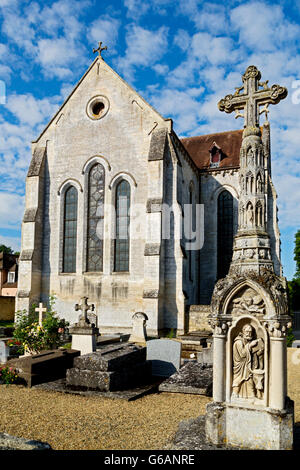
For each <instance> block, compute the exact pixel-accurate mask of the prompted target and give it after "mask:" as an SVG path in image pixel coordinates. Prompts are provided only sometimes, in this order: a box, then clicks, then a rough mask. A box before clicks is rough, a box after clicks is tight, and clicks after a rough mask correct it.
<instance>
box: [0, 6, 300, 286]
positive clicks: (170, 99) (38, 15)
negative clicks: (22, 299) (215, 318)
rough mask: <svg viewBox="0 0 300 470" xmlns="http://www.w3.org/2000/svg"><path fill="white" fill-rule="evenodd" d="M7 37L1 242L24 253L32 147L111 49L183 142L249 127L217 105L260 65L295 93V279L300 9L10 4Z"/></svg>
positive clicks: (278, 158)
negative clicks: (99, 54)
mask: <svg viewBox="0 0 300 470" xmlns="http://www.w3.org/2000/svg"><path fill="white" fill-rule="evenodd" d="M0 28H1V36H0V80H2V86H3V83H4V84H5V86H6V102H5V104H3V103H2V104H0V162H1V164H0V181H1V182H0V243H5V244H7V245H9V246H11V247H12V248H14V249H15V250H19V249H20V227H21V220H22V216H23V211H24V192H25V178H26V173H27V169H28V166H29V162H30V158H31V150H30V148H31V141H32V140H34V139H35V138H36V137H37V136H38V135H39V133H40V132H41V130H42V129H43V127H44V126H45V125H46V124H47V122H48V121H49V119H50V118H51V116H52V115H53V114H54V113H55V112H56V110H57V109H58V107H59V106H60V105H61V104H62V102H63V101H64V99H65V98H66V97H67V96H68V94H69V93H70V91H71V90H72V88H73V86H74V85H75V84H76V82H77V81H78V80H79V79H80V77H81V76H82V75H83V74H84V72H85V71H86V69H87V67H88V66H89V65H90V64H91V62H92V60H93V59H94V57H95V56H94V55H93V52H92V49H93V47H97V42H98V41H100V40H101V41H103V43H104V44H105V45H107V46H108V51H105V52H104V53H103V56H104V57H105V60H106V61H107V63H108V64H109V65H111V66H112V67H113V68H114V69H115V70H116V71H117V72H118V73H119V74H120V75H121V76H122V77H123V78H125V79H126V80H127V81H128V82H129V83H130V85H132V86H133V87H134V88H135V89H136V90H137V91H138V92H139V93H140V94H141V95H142V96H143V97H144V98H145V99H147V100H148V101H149V102H150V103H151V104H152V105H153V106H154V107H155V108H156V109H157V110H158V111H159V112H160V113H161V114H162V115H163V116H164V117H166V118H167V117H171V118H172V119H173V121H174V129H175V131H176V132H177V134H178V135H179V136H182V137H183V136H192V135H200V134H208V133H213V132H220V131H224V130H230V129H238V128H241V127H242V124H243V123H242V120H239V119H234V115H227V114H225V113H220V112H219V110H218V108H217V103H218V101H219V100H220V98H223V97H224V96H225V95H226V94H228V93H232V92H233V91H234V88H235V87H237V86H240V85H241V75H242V74H243V73H244V71H245V69H246V68H247V66H248V65H252V64H253V65H256V66H257V67H258V68H259V69H260V70H261V72H262V79H263V80H269V81H270V84H273V83H279V84H281V85H284V86H286V87H287V88H288V90H289V95H288V97H287V98H286V99H285V100H284V101H283V102H281V103H280V104H279V105H277V106H274V107H273V106H270V113H269V120H270V123H271V139H272V141H271V145H272V178H273V181H274V183H275V187H276V190H277V193H278V208H279V212H278V216H279V225H280V231H281V239H282V262H283V266H284V275H285V276H287V277H288V279H290V278H292V276H293V274H294V271H295V265H294V261H293V249H294V234H295V232H296V231H297V230H298V229H299V228H300V210H299V201H300V177H299V176H300V155H299V147H300V129H299V127H300V124H299V111H300V92H298V90H300V1H299V0H298V1H286V0H285V1H278V2H274V1H273V2H267V1H261V2H257V1H249V2H245V1H227V2H226V3H225V4H224V5H222V4H220V3H219V2H218V3H217V2H215V3H214V2H201V1H197V0H184V1H183V0H152V1H151V2H145V1H141V0H124V1H117V0H115V1H112V0H107V1H92V0H82V1H80V2H79V1H75V0H72V1H71V0H58V1H43V2H38V1H36V2H30V1H21V0H0ZM0 94H1V86H0ZM0 101H1V96H0ZM2 101H3V100H2ZM298 102H299V103H298Z"/></svg>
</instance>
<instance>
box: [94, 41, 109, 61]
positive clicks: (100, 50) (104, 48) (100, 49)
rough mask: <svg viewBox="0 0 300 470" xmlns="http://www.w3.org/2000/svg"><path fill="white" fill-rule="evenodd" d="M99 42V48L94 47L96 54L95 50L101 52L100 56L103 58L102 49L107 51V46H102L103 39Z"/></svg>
mask: <svg viewBox="0 0 300 470" xmlns="http://www.w3.org/2000/svg"><path fill="white" fill-rule="evenodd" d="M98 44H99V47H98V49H93V53H94V54H95V52H99V57H101V59H103V57H102V55H101V52H102V51H107V46H105V47H101V46H102V41H99V42H98Z"/></svg>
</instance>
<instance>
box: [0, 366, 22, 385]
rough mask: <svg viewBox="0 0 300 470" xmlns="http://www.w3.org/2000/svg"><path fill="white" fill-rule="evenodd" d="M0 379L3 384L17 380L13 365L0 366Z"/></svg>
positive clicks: (16, 381) (13, 382)
mask: <svg viewBox="0 0 300 470" xmlns="http://www.w3.org/2000/svg"><path fill="white" fill-rule="evenodd" d="M0 380H1V382H3V383H4V384H15V383H18V382H19V376H18V374H17V373H16V371H15V369H14V368H13V367H9V366H2V367H0Z"/></svg>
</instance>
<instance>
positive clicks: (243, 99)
mask: <svg viewBox="0 0 300 470" xmlns="http://www.w3.org/2000/svg"><path fill="white" fill-rule="evenodd" d="M260 79H261V73H260V71H259V70H258V69H257V68H256V67H255V66H254V65H250V66H249V67H248V68H247V70H246V72H245V73H244V75H243V76H242V80H243V85H242V86H241V87H238V88H236V92H235V93H234V95H226V96H225V98H223V99H222V100H220V101H219V103H218V108H219V110H220V111H225V113H231V112H232V111H235V112H236V116H235V117H236V118H238V117H243V118H244V127H252V128H256V127H258V126H259V115H260V114H262V113H265V114H266V119H267V114H268V112H269V110H268V106H269V104H270V103H271V104H277V103H279V101H280V100H282V99H284V98H285V97H286V96H287V89H286V88H285V87H282V86H280V85H272V86H271V87H268V80H267V81H266V82H260ZM241 90H244V92H243V93H241ZM262 105H264V108H263V109H262V110H261V111H260V106H262ZM242 110H244V114H242V113H241V112H240V111H242Z"/></svg>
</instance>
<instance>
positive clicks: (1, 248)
mask: <svg viewBox="0 0 300 470" xmlns="http://www.w3.org/2000/svg"><path fill="white" fill-rule="evenodd" d="M1 251H3V253H6V254H8V255H12V254H13V250H12V249H11V247H10V246H6V245H0V252H1Z"/></svg>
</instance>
